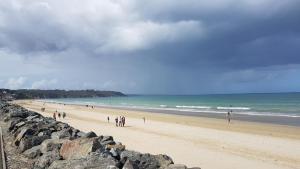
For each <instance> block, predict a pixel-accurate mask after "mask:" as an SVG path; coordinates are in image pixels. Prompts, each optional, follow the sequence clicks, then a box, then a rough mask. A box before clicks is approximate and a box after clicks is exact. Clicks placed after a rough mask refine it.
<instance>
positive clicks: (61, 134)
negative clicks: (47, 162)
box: [51, 129, 72, 139]
mask: <svg viewBox="0 0 300 169" xmlns="http://www.w3.org/2000/svg"><path fill="white" fill-rule="evenodd" d="M71 137H72V130H70V129H63V130H60V131H57V132H53V133H52V134H51V138H52V139H62V138H69V139H70V138H71Z"/></svg>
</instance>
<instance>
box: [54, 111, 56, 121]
mask: <svg viewBox="0 0 300 169" xmlns="http://www.w3.org/2000/svg"><path fill="white" fill-rule="evenodd" d="M53 118H54V120H55V121H56V113H55V112H54V113H53Z"/></svg>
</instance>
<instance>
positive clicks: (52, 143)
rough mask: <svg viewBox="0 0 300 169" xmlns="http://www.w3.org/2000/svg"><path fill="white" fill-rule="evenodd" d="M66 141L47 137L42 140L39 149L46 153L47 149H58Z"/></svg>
mask: <svg viewBox="0 0 300 169" xmlns="http://www.w3.org/2000/svg"><path fill="white" fill-rule="evenodd" d="M66 141H67V140H65V139H47V140H45V141H43V142H42V144H41V151H42V153H46V152H48V151H53V150H59V149H60V148H61V146H62V144H63V143H64V142H66Z"/></svg>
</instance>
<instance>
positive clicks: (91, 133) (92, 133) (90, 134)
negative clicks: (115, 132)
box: [83, 131, 97, 138]
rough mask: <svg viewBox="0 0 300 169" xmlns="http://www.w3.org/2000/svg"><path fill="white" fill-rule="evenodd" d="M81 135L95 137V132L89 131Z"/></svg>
mask: <svg viewBox="0 0 300 169" xmlns="http://www.w3.org/2000/svg"><path fill="white" fill-rule="evenodd" d="M83 137H84V138H93V137H97V134H96V133H94V132H92V131H90V132H88V133H86V134H85V135H84V136H83Z"/></svg>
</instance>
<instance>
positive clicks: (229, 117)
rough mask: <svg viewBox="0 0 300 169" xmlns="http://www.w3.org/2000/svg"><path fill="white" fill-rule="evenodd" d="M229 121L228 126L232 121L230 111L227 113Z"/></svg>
mask: <svg viewBox="0 0 300 169" xmlns="http://www.w3.org/2000/svg"><path fill="white" fill-rule="evenodd" d="M227 120H228V124H229V123H230V120H231V113H230V111H228V112H227Z"/></svg>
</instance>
